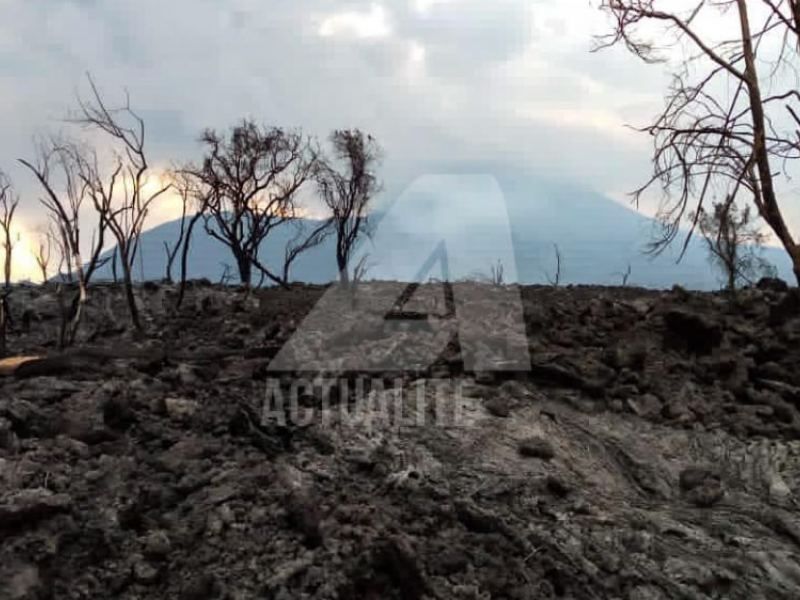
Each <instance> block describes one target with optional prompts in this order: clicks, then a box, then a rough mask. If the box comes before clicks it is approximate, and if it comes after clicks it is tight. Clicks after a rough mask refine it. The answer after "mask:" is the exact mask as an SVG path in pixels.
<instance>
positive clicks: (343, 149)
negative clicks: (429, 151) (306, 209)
mask: <svg viewBox="0 0 800 600" xmlns="http://www.w3.org/2000/svg"><path fill="white" fill-rule="evenodd" d="M330 143H331V146H332V152H331V156H330V157H329V158H327V159H326V160H324V161H320V163H319V168H318V171H317V178H316V179H317V186H318V188H319V192H320V195H321V196H322V199H323V200H324V201H325V204H326V205H327V206H328V208H329V209H330V211H331V214H332V220H331V224H332V227H333V230H334V232H335V234H336V264H337V267H338V269H339V280H340V282H341V283H342V284H345V285H347V284H349V283H350V280H351V275H350V256H351V254H352V251H353V248H354V247H355V245H356V242H357V241H358V238H359V236H361V235H362V234H364V233H368V227H369V205H370V202H371V201H372V199H373V198H374V197H375V195H376V194H377V193H378V192H379V191H380V188H381V184H380V182H379V181H378V177H377V174H376V169H377V167H378V164H379V162H380V159H381V156H382V150H381V148H380V146H379V145H378V142H377V141H376V140H375V138H373V137H372V136H371V135H366V134H364V133H363V132H362V131H360V130H358V129H352V130H347V129H345V130H337V131H334V132H333V133H332V134H331V136H330Z"/></svg>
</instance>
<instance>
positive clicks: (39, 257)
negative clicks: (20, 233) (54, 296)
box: [34, 220, 63, 284]
mask: <svg viewBox="0 0 800 600" xmlns="http://www.w3.org/2000/svg"><path fill="white" fill-rule="evenodd" d="M52 224H53V223H52V220H51V227H50V228H48V227H40V228H39V229H38V230H37V232H36V250H35V251H34V258H35V259H36V265H37V266H38V267H39V273H40V274H41V276H42V283H43V284H45V283H47V281H48V279H49V278H50V274H49V273H50V261H51V260H52V258H53V246H56V248H57V247H58V238H57V235H58V234H56V233H55V232H54V231H53V230H52ZM62 264H63V260H62V262H61V263H60V264H59V268H60V267H61V265H62Z"/></svg>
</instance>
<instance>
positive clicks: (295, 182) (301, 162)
mask: <svg viewBox="0 0 800 600" xmlns="http://www.w3.org/2000/svg"><path fill="white" fill-rule="evenodd" d="M200 141H201V143H202V144H203V146H204V147H205V157H204V159H203V162H202V164H201V165H200V166H195V167H191V168H189V169H187V170H188V171H189V172H191V174H192V175H193V176H194V177H195V178H196V180H197V183H198V186H199V188H200V190H201V193H202V197H203V216H204V225H205V229H206V232H207V233H208V234H209V235H210V236H211V237H213V238H215V239H217V240H219V241H220V242H221V243H223V244H224V245H225V246H227V247H228V248H229V249H230V251H231V253H232V254H233V257H234V259H235V261H236V267H237V269H238V273H239V279H240V281H241V282H242V284H244V285H245V286H248V287H249V286H250V285H251V282H252V273H253V269H254V268H255V269H257V270H259V271H261V273H262V274H264V275H265V276H266V277H267V278H268V279H270V280H271V281H273V282H275V283H279V284H282V285H285V283H286V281H285V279H284V278H283V277H282V275H281V274H280V273H276V272H275V271H274V270H273V269H270V268H269V267H268V266H267V265H266V264H265V263H264V262H263V261H262V260H261V258H260V257H259V249H260V248H261V245H262V243H263V242H264V240H265V239H266V238H267V236H268V235H269V234H270V233H271V232H272V231H273V230H274V229H275V228H276V227H279V226H281V225H285V224H289V223H291V222H292V221H293V220H294V219H296V218H298V206H297V198H296V197H297V194H298V192H299V191H300V189H301V188H302V187H303V186H304V185H305V184H306V182H307V181H308V180H309V178H310V177H311V176H312V174H313V170H314V168H315V165H316V162H317V155H318V151H317V150H316V148H315V147H314V144H313V143H312V141H311V140H310V139H309V138H307V137H306V136H305V135H303V134H302V133H301V132H299V131H287V130H283V129H280V128H276V127H262V126H259V125H258V124H256V123H255V122H253V121H250V120H245V121H243V122H242V123H241V124H239V125H237V126H236V127H234V128H233V129H232V130H231V131H230V135H229V136H228V137H227V138H226V137H225V136H224V135H223V134H221V133H218V132H216V131H213V130H206V131H205V132H203V134H202V136H201V138H200Z"/></svg>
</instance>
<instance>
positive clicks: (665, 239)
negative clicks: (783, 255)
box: [598, 0, 800, 281]
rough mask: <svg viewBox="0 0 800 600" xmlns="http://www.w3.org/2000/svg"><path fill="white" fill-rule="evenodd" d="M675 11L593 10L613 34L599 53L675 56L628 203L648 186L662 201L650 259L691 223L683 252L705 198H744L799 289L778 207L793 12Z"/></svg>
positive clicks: (653, 7) (724, 2) (623, 3)
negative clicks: (615, 50) (648, 159)
mask: <svg viewBox="0 0 800 600" xmlns="http://www.w3.org/2000/svg"><path fill="white" fill-rule="evenodd" d="M676 4H677V5H678V6H676ZM680 6H686V5H685V4H681V3H675V2H674V1H671V0H602V2H601V8H602V10H604V11H605V12H606V13H607V14H609V15H610V16H611V17H612V19H613V23H614V26H613V31H612V32H611V33H610V34H609V35H608V36H605V37H603V38H601V39H600V40H599V42H600V43H599V46H598V47H599V48H602V47H607V46H610V45H615V44H622V45H624V46H625V47H626V48H627V49H628V50H630V51H631V52H632V53H633V54H635V55H636V56H637V57H639V58H640V59H642V60H644V61H645V62H647V63H656V62H669V60H668V59H669V57H670V55H671V53H672V55H674V53H679V52H681V50H685V53H684V54H683V56H684V58H683V59H681V61H680V62H679V64H678V65H677V67H676V68H675V69H674V75H673V81H672V85H671V87H670V90H669V92H668V95H667V102H666V107H665V108H664V110H663V112H662V113H661V114H660V115H659V116H658V117H657V118H656V119H655V120H654V121H653V122H652V123H651V124H650V125H649V126H647V127H644V128H642V129H641V131H644V132H647V133H649V134H650V135H651V136H652V139H653V144H654V159H653V164H654V172H653V175H652V177H651V178H650V179H649V181H647V182H646V183H645V184H644V185H643V186H642V187H641V188H639V189H638V190H636V191H635V192H634V194H633V195H634V199H635V200H636V201H637V202H638V200H639V198H640V197H641V196H642V194H643V193H644V192H645V191H646V190H648V189H649V188H651V187H653V186H658V187H660V188H661V190H662V192H663V194H664V199H663V201H662V206H661V211H660V217H661V220H662V223H663V225H664V229H663V232H662V233H663V235H662V236H661V237H660V238H659V239H657V240H655V242H654V244H653V246H652V249H653V251H655V252H659V251H660V250H663V248H665V247H666V246H667V245H668V244H670V243H671V242H672V241H673V240H674V239H675V237H676V236H677V235H678V234H679V231H680V229H679V228H680V226H681V224H682V221H683V217H684V215H687V216H688V215H689V214H690V213H691V214H692V215H693V216H694V218H693V219H692V220H691V228H690V230H689V234H688V235H687V236H686V238H685V241H684V246H683V250H684V251H685V250H686V247H687V246H688V243H689V239H690V236H691V234H692V232H693V231H694V230H695V228H696V226H697V219H698V218H699V216H700V215H701V214H703V212H702V210H701V209H702V208H703V205H704V202H705V201H706V200H708V199H709V197H710V195H711V194H717V195H718V197H734V198H738V197H741V196H742V195H745V196H747V198H748V201H752V204H753V206H754V207H755V208H756V210H757V212H758V215H759V216H760V217H761V218H763V220H764V221H765V222H766V223H767V225H769V227H770V228H771V229H772V231H773V232H774V233H775V235H776V237H777V238H778V240H780V242H781V244H782V245H783V247H784V248H785V249H786V252H787V253H788V254H789V256H790V257H791V260H792V263H793V266H794V273H795V276H796V278H797V279H798V281H800V246H799V245H798V244H797V242H796V240H795V238H794V237H793V236H792V233H791V232H790V230H789V227H788V226H787V224H786V221H785V219H784V215H783V212H782V210H781V203H780V202H779V194H780V190H779V187H780V184H781V183H785V182H786V181H787V180H788V178H789V175H790V169H791V168H792V166H793V160H794V159H797V158H800V117H799V113H800V92H798V90H797V85H796V80H795V79H796V78H795V72H794V69H795V66H796V62H797V52H798V42H799V41H800V2H798V0H715V1H713V2H711V1H706V0H697V1H696V2H694V3H693V7H691V8H689V9H687V10H682V9H681V8H680ZM728 19H730V24H731V27H730V28H728V27H726V24H727V23H728ZM778 165H780V166H782V167H783V169H782V170H779V169H777V168H776V166H778ZM691 204H694V208H692V207H691V206H690V205H691Z"/></svg>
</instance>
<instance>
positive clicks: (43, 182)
mask: <svg viewBox="0 0 800 600" xmlns="http://www.w3.org/2000/svg"><path fill="white" fill-rule="evenodd" d="M91 154H92V152H91V150H90V149H89V148H88V147H87V146H84V145H82V144H80V143H78V142H75V141H71V140H65V139H59V138H50V139H49V140H47V141H45V142H42V143H40V144H38V147H37V158H36V159H35V160H34V161H33V162H31V161H28V160H24V159H20V162H21V163H22V164H23V165H25V167H27V168H28V169H29V170H30V171H31V173H33V175H34V176H35V177H36V179H37V180H38V182H39V184H40V186H41V188H42V191H43V195H42V198H41V199H40V201H41V203H42V204H43V205H44V207H45V208H46V210H47V211H48V212H49V214H50V215H51V216H52V218H53V220H54V222H55V224H56V229H57V232H58V237H59V239H60V243H61V244H62V245H63V251H64V256H65V258H66V261H67V265H69V266H68V270H69V271H70V272H71V271H72V270H73V269H74V270H75V272H76V273H77V276H78V294H77V296H76V297H75V298H74V300H73V301H72V302H71V304H70V307H69V309H65V311H64V312H63V313H62V327H61V336H60V343H61V345H62V346H65V345H68V344H72V343H73V342H74V341H75V335H76V334H77V332H78V327H79V325H80V322H81V318H82V314H83V309H84V306H85V304H86V302H87V300H88V298H89V282H90V281H91V278H92V275H93V274H94V272H95V270H96V269H97V267H98V265H99V260H100V253H101V252H102V249H103V244H104V240H105V231H106V219H105V216H104V215H103V214H102V213H98V216H97V218H98V220H97V224H96V227H95V230H94V234H93V236H92V245H91V253H90V258H89V260H88V261H87V262H84V260H83V259H82V256H81V244H82V230H81V220H80V216H81V210H82V208H83V207H84V205H85V201H86V200H87V198H89V190H88V184H87V183H86V182H85V181H84V178H83V177H82V173H83V170H84V168H85V167H84V165H85V164H86V163H88V162H90V160H91V158H90V156H91Z"/></svg>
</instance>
